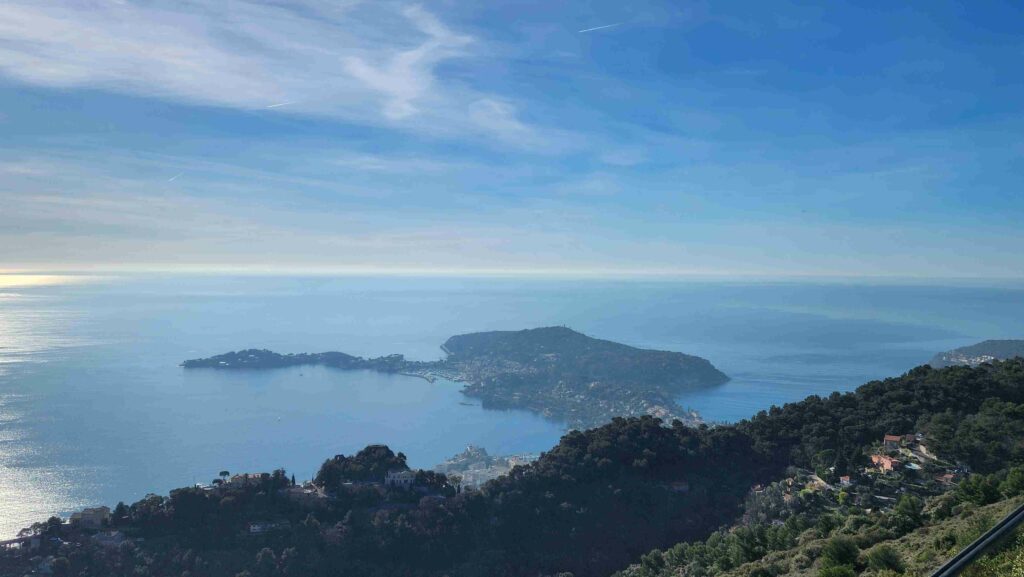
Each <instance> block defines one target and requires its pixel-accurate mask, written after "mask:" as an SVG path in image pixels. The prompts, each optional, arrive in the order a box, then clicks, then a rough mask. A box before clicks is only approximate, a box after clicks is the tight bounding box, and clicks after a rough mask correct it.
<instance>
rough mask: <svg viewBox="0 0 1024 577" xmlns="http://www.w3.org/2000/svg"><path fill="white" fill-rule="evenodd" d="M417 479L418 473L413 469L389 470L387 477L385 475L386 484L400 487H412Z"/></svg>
mask: <svg viewBox="0 0 1024 577" xmlns="http://www.w3.org/2000/svg"><path fill="white" fill-rule="evenodd" d="M415 481H416V473H413V472H412V471H408V470H406V471H388V474H387V476H386V477H384V485H386V486H388V487H400V488H402V489H408V488H410V487H412V484H413V483H414V482H415Z"/></svg>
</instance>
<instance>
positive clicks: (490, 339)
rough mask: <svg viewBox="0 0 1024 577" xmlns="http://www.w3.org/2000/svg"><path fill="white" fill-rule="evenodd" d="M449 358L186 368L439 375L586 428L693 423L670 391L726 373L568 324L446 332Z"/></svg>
mask: <svg viewBox="0 0 1024 577" xmlns="http://www.w3.org/2000/svg"><path fill="white" fill-rule="evenodd" d="M441 349H442V350H443V351H444V352H445V353H446V355H447V357H446V358H445V359H442V360H438V361H410V360H407V359H406V358H405V357H404V356H402V355H388V356H383V357H376V358H370V359H367V358H363V357H357V356H353V355H348V354H345V353H340V352H326V353H302V354H279V353H275V352H272V351H268V350H259V349H248V350H244V351H238V352H231V353H226V354H223V355H217V356H214V357H210V358H206V359H193V360H188V361H185V362H184V363H182V366H183V367H185V368H187V369H194V368H213V369H225V370H226V369H272V368H281V367H291V366H298V365H323V366H328V367H333V368H337V369H342V370H373V371H380V372H385V373H396V374H404V375H413V376H419V377H423V378H425V379H427V380H430V381H433V380H434V379H435V378H444V379H448V380H451V381H456V382H460V383H463V384H464V388H463V393H464V394H465V395H467V396H469V397H474V398H478V399H480V400H481V402H482V405H483V407H484V408H488V409H526V410H529V411H532V412H535V413H538V414H541V415H543V416H545V417H547V418H550V419H553V420H558V421H563V422H565V423H567V424H568V425H569V426H570V427H573V428H589V427H594V426H597V425H600V424H603V423H606V422H608V421H610V420H611V419H612V418H614V417H629V416H642V415H651V416H655V417H658V418H661V419H665V420H671V419H680V420H682V421H683V422H686V423H690V424H693V423H696V422H699V416H698V415H697V414H696V413H694V412H692V411H687V410H685V409H683V407H681V406H680V405H679V404H678V403H677V402H676V401H675V398H676V396H678V395H679V394H680V393H682V392H684V391H687V390H692V389H695V388H699V387H708V386H714V385H720V384H722V383H724V382H726V381H727V380H728V379H729V378H728V377H727V376H726V375H725V374H723V373H722V372H721V371H719V370H718V369H716V368H715V367H714V366H713V365H712V364H711V363H710V362H708V361H707V360H705V359H702V358H700V357H696V356H692V355H685V354H683V353H677V352H669V351H656V350H648V349H639V348H636V347H631V346H628V345H624V344H620V343H615V342H612V341H606V340H601V339H595V338H592V337H589V336H587V335H584V334H582V333H578V332H576V331H574V330H572V329H569V328H566V327H544V328H537V329H528V330H522V331H492V332H482V333H470V334H465V335H457V336H454V337H451V338H450V339H448V340H447V341H445V343H444V344H443V345H442V346H441Z"/></svg>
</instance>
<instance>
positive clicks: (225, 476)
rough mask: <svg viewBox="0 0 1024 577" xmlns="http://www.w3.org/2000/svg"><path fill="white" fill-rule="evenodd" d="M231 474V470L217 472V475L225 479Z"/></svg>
mask: <svg viewBox="0 0 1024 577" xmlns="http://www.w3.org/2000/svg"><path fill="white" fill-rule="evenodd" d="M230 475H231V472H230V471H221V472H220V473H217V476H218V477H220V478H221V479H224V480H225V481H227V479H228V476H230Z"/></svg>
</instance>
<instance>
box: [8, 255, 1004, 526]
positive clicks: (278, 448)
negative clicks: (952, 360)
mask: <svg viewBox="0 0 1024 577" xmlns="http://www.w3.org/2000/svg"><path fill="white" fill-rule="evenodd" d="M1022 321H1024V286H1022V285H1019V284H1018V285H1014V284H996V283H990V284H986V283H978V282H973V283H966V282H965V283H946V284H936V283H921V282H909V281H908V282H864V281H839V280H836V281H828V282H824V281H813V282H812V281H767V280H758V281H752V280H728V279H725V280H723V279H715V280H709V279H697V280H694V279H688V280H679V279H676V280H661V279H658V280H650V279H648V280H635V279H633V280H594V279H584V280H552V279H539V278H526V279H523V278H516V279H512V278H452V277H444V278H414V277H374V278H369V277H367V278H360V277H328V276H295V277H285V276H256V275H241V276H215V275H192V276H187V275H129V276H60V275H53V276H46V277H17V278H15V277H11V276H0V538H7V537H10V536H14V535H15V534H16V533H17V532H18V530H19V529H21V528H23V527H26V526H28V525H30V524H31V523H33V522H36V521H42V520H45V519H46V518H47V517H49V516H51V515H68V514H69V513H70V512H72V511H74V510H78V509H81V508H83V507H86V506H95V505H100V504H106V505H111V506H112V505H114V504H116V503H117V502H118V501H124V502H127V503H130V502H133V501H135V500H138V499H140V498H142V497H143V496H145V495H146V494H147V493H158V494H165V493H166V492H168V491H169V490H170V489H172V488H175V487H181V486H186V485H190V484H193V483H207V482H209V481H210V480H211V479H212V478H214V477H215V476H216V475H217V474H218V472H219V471H222V470H228V471H231V472H232V473H235V472H254V471H269V470H272V469H275V468H279V467H283V468H285V469H286V470H287V471H288V472H289V473H294V474H295V475H296V477H298V478H299V479H308V478H311V477H312V476H313V475H314V474H315V472H316V470H317V469H318V468H319V466H320V464H321V463H322V462H323V461H324V460H325V459H327V458H330V457H332V456H333V455H335V454H339V453H341V454H351V453H354V452H356V451H358V450H359V449H360V448H362V447H364V446H366V445H368V444H373V443H385V444H387V445H389V446H390V447H392V449H394V450H395V451H402V452H404V453H405V455H406V456H407V457H408V461H409V463H410V465H412V466H414V467H422V468H429V467H432V466H433V465H435V464H437V463H439V462H441V461H443V460H444V459H445V458H447V457H449V456H451V455H454V454H455V453H457V452H459V451H461V450H462V449H463V448H464V447H465V446H466V445H468V444H473V445H479V446H482V447H484V448H485V449H487V450H488V451H489V452H490V453H492V454H514V453H538V452H542V451H544V450H547V449H549V448H550V447H552V446H553V445H554V444H555V443H557V442H558V439H559V438H560V436H561V435H563V434H564V433H565V427H564V425H563V424H561V423H557V422H551V421H548V420H545V419H543V418H541V417H539V416H537V415H534V414H531V413H528V412H524V411H492V410H484V409H483V408H481V407H480V406H479V404H478V403H477V402H476V401H474V400H472V399H468V398H465V397H463V396H462V395H461V393H460V392H459V389H460V385H458V384H457V383H452V382H447V381H437V382H434V383H428V382H427V381H425V380H423V379H419V378H414V377H405V376H398V375H382V374H377V373H371V372H343V371H338V370H332V369H327V368H323V367H295V368H287V369H277V370H269V371H259V372H233V371H216V370H188V371H186V370H184V369H182V368H181V367H180V366H179V364H180V363H181V362H182V361H183V360H185V359H189V358H196V357H205V356H210V355H215V354H219V353H222V352H227V351H232V350H239V349H244V348H267V349H271V350H275V351H278V352H319V351H343V352H347V353H351V354H356V355H362V356H378V355H383V354H390V353H402V354H404V355H406V356H407V357H408V358H412V359H422V360H428V359H437V358H440V357H441V356H442V352H441V350H440V348H439V346H440V345H441V343H443V342H444V341H445V339H447V338H448V337H449V336H451V335H455V334H460V333H466V332H474V331H484V330H514V329H522V328H531V327H540V326H553V325H564V326H568V327H571V328H573V329H576V330H578V331H581V332H584V333H586V334H588V335H591V336H594V337H599V338H604V339H610V340H614V341H618V342H622V343H626V344H630V345H634V346H638V347H645V348H657V349H665V350H672V351H681V352H685V353H689V354H694V355H699V356H701V357H704V358H707V359H708V360H710V361H711V362H712V363H713V364H714V365H715V366H716V367H718V368H719V369H721V370H722V371H724V372H725V373H726V374H727V375H729V376H730V377H731V380H730V381H729V382H728V383H726V384H724V385H721V386H718V387H713V388H709V389H704V390H699V391H694V392H690V393H687V394H685V395H683V396H682V397H681V398H680V399H679V400H680V402H681V403H682V404H683V405H684V406H686V407H690V408H693V409H696V410H697V411H699V412H700V413H701V415H703V417H704V418H705V419H706V420H708V421H713V422H719V423H727V422H735V421H737V420H740V419H743V418H746V417H749V416H751V415H753V414H755V413H757V412H758V411H761V410H765V409H767V408H769V407H770V406H772V405H780V404H783V403H787V402H792V401H797V400H800V399H803V398H805V397H807V396H808V395H828V394H829V393H831V392H833V391H849V390H852V389H854V388H856V387H857V386H859V385H861V384H863V383H865V382H867V381H870V380H873V379H879V378H884V377H887V376H897V375H900V374H902V373H903V372H905V371H907V370H908V369H910V368H912V367H914V366H916V365H919V364H923V363H925V362H927V361H928V360H929V358H931V356H932V355H933V354H935V353H936V352H939V351H943V350H947V349H950V348H953V347H957V346H962V345H966V344H971V343H974V342H977V341H980V340H984V339H989V338H1014V337H1016V338H1020V337H1022V336H1024V328H1022Z"/></svg>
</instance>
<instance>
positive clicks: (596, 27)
mask: <svg viewBox="0 0 1024 577" xmlns="http://www.w3.org/2000/svg"><path fill="white" fill-rule="evenodd" d="M620 24H622V22H616V23H615V24H605V25H604V26H594V27H593V28H584V29H583V30H580V31H579V33H580V34H582V33H584V32H593V31H594V30H604V29H605V28H614V27H616V26H618V25H620Z"/></svg>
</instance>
